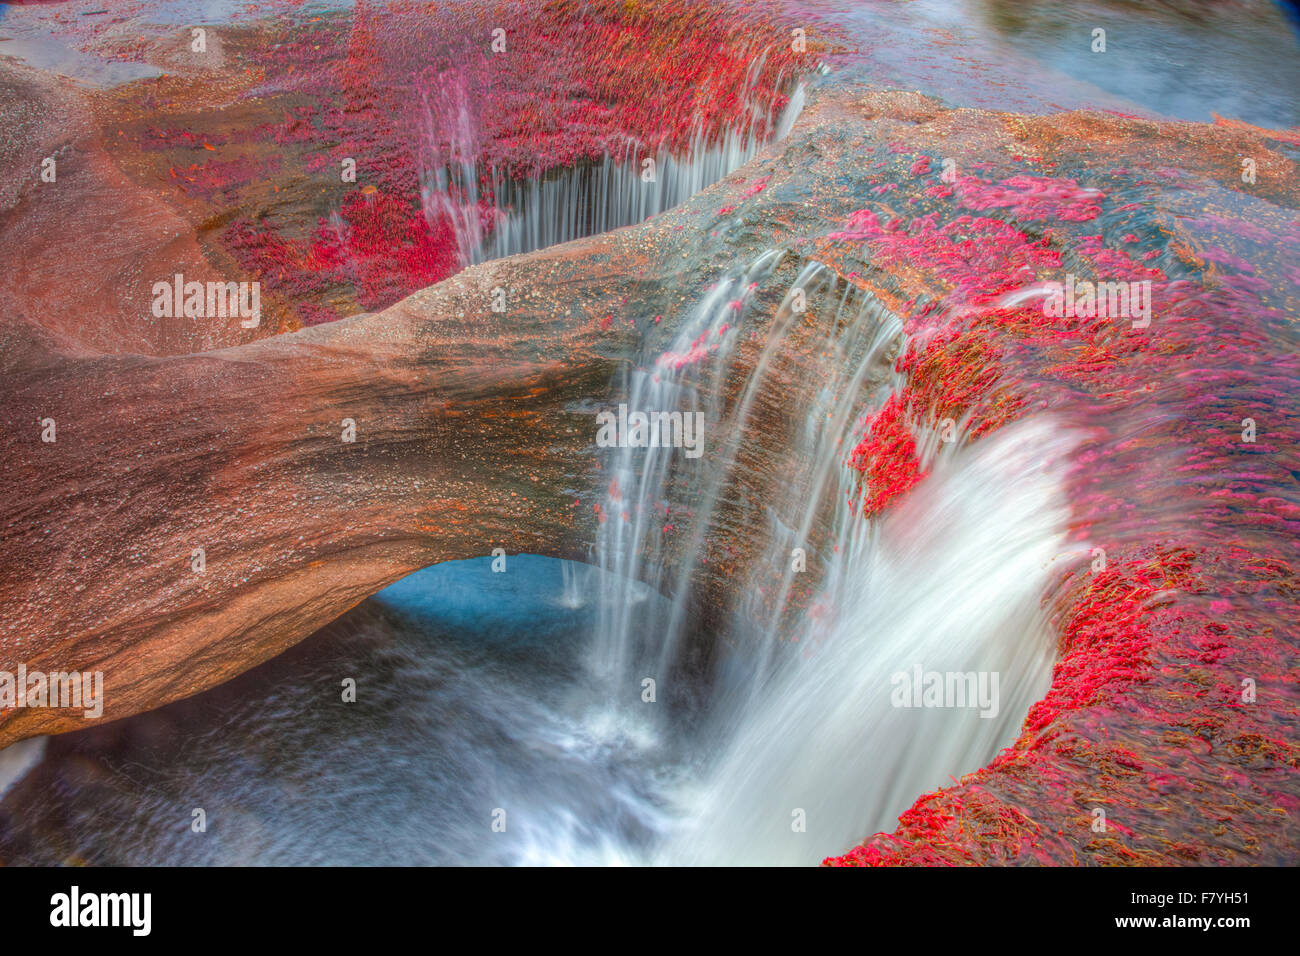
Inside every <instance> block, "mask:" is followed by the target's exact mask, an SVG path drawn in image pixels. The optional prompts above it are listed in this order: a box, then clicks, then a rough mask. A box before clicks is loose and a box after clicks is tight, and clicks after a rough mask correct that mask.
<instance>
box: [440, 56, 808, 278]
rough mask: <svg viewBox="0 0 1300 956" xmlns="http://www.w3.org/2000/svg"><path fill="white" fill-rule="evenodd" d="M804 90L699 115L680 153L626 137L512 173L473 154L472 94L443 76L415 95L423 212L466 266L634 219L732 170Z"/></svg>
mask: <svg viewBox="0 0 1300 956" xmlns="http://www.w3.org/2000/svg"><path fill="white" fill-rule="evenodd" d="M765 59H766V56H765V55H762V56H759V57H757V58H755V60H754V61H753V62H752V63H751V64H750V66H749V72H748V76H747V79H746V85H745V88H746V90H747V91H752V90H753V89H754V87H755V85H756V83H757V81H758V77H759V76H760V74H761V73H762V70H763V65H764V62H765ZM805 95H806V90H805V87H804V84H803V83H801V82H795V83H794V84H793V88H792V89H791V92H790V96H789V98H788V101H787V103H786V105H785V107H784V108H783V109H782V111H781V113H780V115H777V116H773V115H768V114H766V113H765V112H764V111H763V110H762V109H761V108H760V107H759V106H758V105H757V103H756V101H755V100H754V98H753V97H752V96H749V95H748V94H747V96H748V98H749V100H750V105H749V108H748V112H747V115H746V117H745V119H744V121H743V122H742V123H740V124H738V125H732V126H728V127H726V128H725V129H723V130H722V131H721V132H720V133H719V132H718V131H716V130H713V129H712V128H711V127H710V125H709V124H708V123H707V122H706V120H705V118H704V117H700V118H698V119H697V120H696V123H695V127H694V130H695V131H694V133H693V134H692V136H691V137H690V140H689V142H688V144H687V146H686V148H685V150H683V151H681V152H674V151H673V150H672V149H670V148H669V147H667V146H663V147H660V148H659V149H657V150H654V151H649V150H644V149H643V148H642V147H641V145H640V144H639V143H637V142H635V141H629V142H626V143H623V144H620V147H621V148H619V149H617V150H615V151H614V152H611V151H606V153H605V154H604V155H603V156H602V157H601V158H600V159H598V160H595V161H593V162H588V163H580V164H577V165H574V166H570V167H565V168H562V169H557V170H552V171H551V172H550V173H548V174H546V175H543V176H540V177H536V178H530V179H517V178H515V177H513V176H511V175H509V173H508V172H507V171H506V170H504V169H501V168H498V167H495V166H488V165H485V164H484V163H483V162H482V161H481V160H480V159H479V156H480V155H481V147H480V142H479V137H478V133H477V131H478V128H479V119H478V117H477V116H476V115H475V114H474V111H473V108H472V105H471V103H472V100H473V98H472V97H471V96H470V95H469V93H468V91H467V89H466V85H465V82H464V81H463V79H462V78H460V77H458V76H456V75H451V74H449V75H444V76H443V77H441V78H440V82H439V87H438V91H437V94H436V95H435V96H430V95H429V94H428V93H427V92H425V93H424V94H423V117H424V119H423V124H422V127H423V134H422V135H423V139H424V144H423V145H424V152H423V159H422V171H421V174H420V179H421V188H420V193H421V202H422V204H423V207H424V214H425V217H426V219H427V220H428V221H429V222H430V224H431V225H432V224H433V223H434V222H435V221H438V220H445V221H447V222H449V223H450V224H451V226H452V228H453V230H454V232H455V235H456V245H457V249H458V252H459V255H460V259H461V262H462V264H463V265H466V266H468V265H473V264H476V263H479V262H483V261H486V260H489V259H498V258H503V257H505V256H512V255H516V254H518V253H523V252H531V251H532V250H534V249H542V248H545V247H547V246H552V245H556V244H558V243H562V242H568V241H570V240H572V239H578V238H581V237H583V236H589V235H595V234H598V233H602V232H607V231H609V230H611V229H617V228H619V227H621V226H630V225H635V224H636V223H639V222H644V221H645V220H646V219H649V218H650V217H652V216H655V215H658V214H659V213H661V212H664V211H666V210H668V209H671V208H673V207H674V206H677V205H679V204H680V203H682V202H685V201H686V200H687V199H689V198H690V197H691V196H694V195H695V194H696V193H698V192H700V191H701V190H702V189H704V188H706V187H708V186H710V185H712V184H713V183H715V182H717V181H718V180H720V179H722V178H723V177H724V176H726V175H728V174H729V173H731V172H733V171H734V170H736V169H738V168H740V167H741V166H742V165H744V164H745V163H746V162H748V161H749V160H750V159H751V158H753V156H754V155H755V154H756V153H757V152H758V151H759V150H760V149H761V148H762V147H763V146H765V145H766V144H767V143H768V142H769V141H776V140H781V139H784V138H785V137H786V136H787V135H788V134H789V132H790V130H791V128H792V127H793V126H794V122H795V120H796V119H797V118H798V116H799V114H800V112H802V110H803V106H804V101H805ZM764 131H772V133H771V134H769V135H765V133H764Z"/></svg>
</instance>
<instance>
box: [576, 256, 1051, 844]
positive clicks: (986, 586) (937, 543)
mask: <svg viewBox="0 0 1300 956" xmlns="http://www.w3.org/2000/svg"><path fill="white" fill-rule="evenodd" d="M780 259H781V254H779V253H776V252H771V253H768V254H766V255H764V256H763V257H761V258H760V259H759V260H758V261H756V262H755V263H754V265H753V266H752V267H751V268H750V269H748V270H746V271H745V272H744V273H737V274H735V275H732V276H728V277H726V278H724V279H723V280H721V281H720V282H719V283H718V284H717V285H716V286H715V287H714V288H713V289H712V290H711V292H710V293H709V294H708V296H707V297H706V298H705V299H704V301H703V302H702V303H701V304H700V306H699V308H698V309H697V311H696V313H695V316H694V317H693V319H692V320H691V321H689V322H687V323H685V325H684V326H683V329H682V331H681V333H680V334H679V335H678V337H677V339H676V340H675V341H674V342H673V343H672V345H671V346H670V348H669V349H668V350H666V351H665V352H664V353H663V354H662V355H660V356H659V357H658V359H657V360H656V361H655V362H654V363H653V364H652V366H651V368H649V369H644V370H640V371H637V372H635V373H633V375H632V378H631V387H630V389H629V390H628V402H627V405H628V407H629V408H632V409H635V410H641V411H643V412H652V411H656V412H663V411H680V412H683V413H690V412H693V411H695V410H696V409H697V408H699V407H704V408H707V409H708V418H709V420H710V421H711V422H713V423H716V425H717V427H715V428H713V429H711V434H715V435H716V436H718V438H719V440H720V446H721V447H717V448H714V447H711V448H710V450H709V454H708V455H706V456H702V459H701V461H700V462H699V463H698V468H697V469H695V471H694V473H693V474H688V476H686V477H685V478H684V479H683V478H682V476H680V475H676V476H674V472H675V471H681V470H685V471H687V472H690V471H691V465H690V464H689V463H687V464H683V463H682V461H681V460H680V459H679V458H674V456H680V455H681V451H680V450H679V449H667V448H661V447H660V448H655V447H649V448H620V449H618V450H617V451H615V452H614V453H613V454H612V456H611V459H612V460H611V463H610V467H609V469H608V472H609V473H610V474H611V475H612V480H611V485H610V491H609V495H608V499H607V502H606V505H605V515H604V519H603V524H602V526H601V530H600V534H599V537H598V543H597V555H596V556H597V560H598V564H599V566H600V568H601V572H602V573H601V574H600V577H599V580H600V582H601V590H600V591H599V593H597V594H596V595H595V596H594V598H593V600H595V601H596V603H597V605H598V607H599V609H600V610H599V615H598V618H597V626H596V629H595V635H594V639H593V642H592V647H591V652H590V664H591V666H592V669H593V672H594V675H595V676H596V677H597V678H598V679H600V680H601V681H603V682H604V686H606V687H607V688H608V691H609V695H610V697H611V698H614V699H618V700H622V701H628V700H631V699H633V698H632V696H631V695H632V694H633V693H635V691H636V690H638V689H639V687H640V685H641V682H642V681H643V680H644V677H643V676H642V675H650V674H656V675H664V674H667V673H670V672H671V671H672V665H673V661H674V657H675V655H676V654H677V653H678V651H679V648H680V644H681V641H682V639H683V636H684V630H685V623H686V617H687V608H688V605H689V598H690V590H691V580H692V577H693V574H694V571H695V570H696V569H695V556H696V555H698V553H699V551H700V544H701V541H702V538H703V536H704V534H705V533H706V531H708V530H709V527H710V525H711V524H712V521H713V518H714V511H715V506H716V505H717V502H718V500H719V498H720V497H721V496H722V495H724V494H725V493H726V490H727V485H728V482H729V479H730V477H731V473H732V471H733V469H734V467H735V465H736V450H737V448H738V447H739V445H740V444H741V443H742V442H743V441H744V439H745V435H746V431H747V429H748V428H749V427H751V425H752V423H751V422H750V413H751V410H752V408H753V405H754V402H755V397H756V395H757V393H758V391H759V389H760V388H761V387H762V385H763V381H764V377H765V375H766V373H767V372H768V370H769V365H770V362H771V360H772V357H773V356H774V355H775V354H776V351H777V349H778V348H779V347H780V346H781V344H782V340H783V339H784V338H785V336H786V334H787V332H788V331H789V328H790V325H791V321H792V319H793V318H794V315H795V313H794V312H793V310H792V307H791V305H792V303H791V300H792V296H793V293H794V291H795V290H799V291H801V292H802V293H803V294H804V295H805V296H809V297H811V296H813V295H819V296H820V297H822V298H827V299H831V300H833V298H834V296H835V294H836V281H835V277H834V276H833V274H831V273H829V270H826V269H824V267H822V266H820V265H818V264H812V265H809V266H808V267H806V268H805V269H804V270H803V272H802V273H801V274H800V276H799V278H798V279H797V280H796V283H795V286H794V288H793V289H792V293H791V294H790V295H787V296H786V299H785V301H784V302H783V303H782V305H781V307H780V309H779V310H778V312H777V315H776V321H775V323H774V326H773V330H772V332H771V333H770V335H769V338H768V341H767V343H766V345H765V348H764V350H763V352H762V354H761V355H760V357H759V359H758V361H757V363H756V365H755V367H754V371H753V372H752V373H751V375H750V377H749V379H748V380H747V381H746V382H745V384H744V388H743V389H742V391H741V394H740V397H739V400H738V401H737V402H736V403H735V405H734V406H733V407H732V409H731V410H730V411H728V410H727V409H726V408H724V404H723V402H722V400H721V396H720V389H721V386H722V383H723V381H724V379H725V374H724V373H725V370H726V368H727V365H728V362H729V360H730V358H731V356H732V353H733V349H734V345H735V341H736V338H737V335H738V331H739V326H740V322H741V319H742V313H743V311H744V308H745V302H746V299H747V298H748V295H749V293H750V291H751V290H752V289H753V288H754V285H755V283H756V282H757V281H760V280H761V279H762V278H763V277H765V276H766V275H767V273H769V272H770V271H771V270H772V269H773V268H774V267H775V266H776V264H777V263H778V262H779V260H780ZM829 328H830V331H829V333H828V337H827V340H826V341H825V342H824V343H823V344H824V349H823V354H824V355H826V356H829V357H832V360H831V361H830V362H828V363H827V367H826V369H825V372H826V376H827V377H826V379H825V380H824V384H823V385H822V387H820V388H819V389H817V395H816V398H815V400H814V402H813V403H812V405H811V406H810V408H809V411H808V414H807V416H806V420H805V422H804V424H803V428H802V429H801V432H800V437H799V441H798V446H797V451H798V454H797V455H794V456H791V458H790V459H789V460H790V461H791V462H796V463H807V462H811V463H813V466H812V468H811V469H810V470H808V471H807V472H803V471H800V473H795V474H791V475H790V476H788V481H787V482H786V483H785V486H786V487H787V488H788V489H789V493H788V494H786V495H785V496H784V498H783V499H782V500H777V501H773V502H771V503H770V505H769V507H768V512H769V515H770V516H771V518H772V521H771V527H770V529H769V532H768V535H767V543H766V553H765V555H764V558H763V559H762V560H760V561H758V562H756V563H755V564H754V566H753V568H752V570H751V571H750V573H749V581H748V582H747V583H748V587H740V588H738V589H737V591H738V593H741V594H747V595H756V594H758V593H760V592H761V591H763V590H764V582H771V581H775V580H779V581H780V584H779V588H778V593H777V595H776V600H775V601H769V602H767V607H768V608H770V610H767V611H764V610H763V609H762V608H761V607H760V606H759V605H758V604H757V603H749V602H746V603H742V605H741V606H740V607H739V608H738V609H737V613H736V614H735V615H734V628H733V629H734V630H736V631H737V632H742V631H748V632H749V634H748V635H747V639H746V640H744V641H742V642H741V645H742V646H741V647H740V648H739V650H737V651H734V652H732V653H731V654H730V658H731V659H730V660H727V661H725V662H724V664H723V670H724V671H727V672H728V674H729V676H728V678H727V679H726V680H723V681H720V682H719V685H718V686H717V687H716V688H715V689H714V691H713V694H712V697H713V699H712V701H711V703H710V704H709V706H708V707H707V708H706V710H707V713H708V717H707V720H706V721H705V724H706V729H705V730H704V731H703V732H702V733H701V734H699V735H698V736H697V737H696V739H694V740H693V741H692V746H691V748H690V749H691V753H690V755H689V756H688V758H687V759H688V761H689V762H690V763H691V765H692V772H690V773H681V774H678V775H676V781H677V782H676V784H675V785H674V787H675V789H673V790H672V791H671V792H668V793H666V794H665V798H666V799H668V800H669V801H670V802H671V803H672V805H673V807H674V813H673V814H672V815H671V817H670V819H671V820H672V821H673V822H672V824H671V825H670V826H669V827H667V829H666V831H665V833H664V834H663V840H662V842H660V843H659V845H658V846H657V847H655V848H654V849H653V850H652V851H651V852H650V853H649V855H648V856H644V855H641V856H639V858H642V859H648V860H652V861H656V862H663V863H736V862H752V863H811V862H816V861H817V860H819V859H821V857H822V856H824V855H826V854H827V853H828V852H831V851H832V850H833V849H834V848H835V847H838V846H844V845H848V844H850V843H852V842H853V841H854V840H856V839H860V838H861V837H862V836H863V835H865V834H868V833H871V832H874V831H876V830H878V829H881V828H885V827H887V825H888V824H889V822H890V820H892V819H893V818H894V817H896V816H897V815H898V814H899V813H900V812H901V811H902V810H903V809H905V808H906V806H907V805H908V804H909V803H910V802H911V801H912V800H914V799H915V797H916V795H917V794H919V793H921V792H924V791H925V790H926V789H928V788H933V787H936V786H940V785H942V784H943V783H945V782H947V780H948V777H949V775H951V774H956V773H961V772H968V771H971V770H974V769H976V768H978V767H979V766H982V765H983V764H984V763H986V762H987V761H988V760H989V759H990V758H991V757H992V756H993V755H994V753H996V751H997V750H998V749H999V748H1001V747H1003V746H1006V745H1008V744H1009V743H1010V742H1011V741H1012V740H1013V739H1014V736H1015V732H1016V730H1017V728H1018V727H1019V724H1020V722H1021V721H1022V720H1023V717H1024V714H1025V713H1026V712H1027V710H1028V708H1029V706H1030V705H1031V704H1032V703H1033V701H1035V700H1036V699H1038V698H1039V697H1041V695H1042V694H1043V692H1044V691H1045V690H1046V688H1047V685H1048V682H1049V676H1050V668H1051V661H1052V659H1053V635H1052V632H1051V628H1050V627H1049V625H1048V622H1047V620H1046V616H1045V612H1044V610H1043V608H1042V607H1041V604H1040V599H1041V595H1042V594H1043V593H1044V592H1045V591H1046V585H1047V580H1048V576H1049V575H1050V574H1052V573H1054V572H1055V571H1056V570H1058V568H1057V567H1056V565H1055V563H1056V562H1058V561H1060V560H1062V559H1063V556H1065V555H1066V554H1067V553H1068V552H1069V550H1070V549H1069V547H1068V546H1067V543H1066V540H1065V536H1064V530H1063V529H1064V527H1065V522H1066V518H1067V509H1066V502H1065V499H1064V496H1063V492H1062V480H1063V475H1062V473H1061V472H1062V468H1063V463H1064V461H1065V460H1066V455H1067V453H1068V452H1069V450H1070V448H1071V447H1072V446H1073V444H1074V441H1075V439H1074V436H1072V435H1071V434H1069V433H1068V432H1065V431H1063V430H1061V429H1058V428H1057V427H1056V426H1054V425H1053V424H1052V423H1050V422H1046V421H1028V422H1024V423H1022V424H1020V425H1019V426H1016V427H1014V428H1008V429H1006V430H1004V432H1003V433H1002V434H1000V435H998V436H996V437H995V438H993V439H990V440H986V441H984V442H981V443H980V444H978V445H975V446H963V445H959V444H945V443H941V442H940V441H939V440H938V438H937V435H935V434H931V435H928V436H923V440H922V447H923V449H925V450H924V453H923V455H924V466H925V467H926V468H927V469H928V470H929V471H930V472H931V475H930V477H929V479H928V481H927V482H926V483H924V484H923V485H922V487H920V488H918V489H917V490H915V491H914V492H913V493H912V495H911V496H910V498H909V499H908V500H906V501H905V502H903V503H902V504H901V505H900V506H899V507H898V508H896V509H895V510H893V511H892V512H891V513H890V515H889V516H888V517H887V518H885V519H884V520H883V521H879V522H871V521H867V520H864V519H863V518H862V517H861V516H860V514H859V513H858V509H857V508H855V507H854V504H855V501H854V498H853V497H852V496H853V495H854V494H855V490H854V489H855V487H856V482H855V475H854V473H853V472H852V470H851V469H850V468H848V467H847V465H846V464H845V462H844V460H843V458H844V456H843V452H842V448H843V438H844V435H845V433H846V431H848V428H849V426H850V424H851V423H852V420H853V414H854V410H855V409H856V408H858V407H859V405H860V402H859V399H858V396H859V393H860V390H861V388H862V386H863V385H864V383H867V382H868V380H869V379H872V378H873V377H874V378H878V377H879V375H880V373H881V371H882V369H885V368H887V367H888V366H887V363H886V361H885V358H886V356H887V355H888V354H889V353H890V352H891V351H892V350H893V349H897V348H899V347H900V346H901V342H900V339H901V326H900V324H899V322H898V319H897V318H896V317H894V316H892V315H890V314H889V313H888V312H886V311H885V310H884V309H883V308H881V307H880V305H879V304H878V303H877V302H876V301H875V300H874V299H872V298H871V297H870V296H864V295H863V294H861V293H859V292H857V290H854V289H852V288H849V289H846V290H845V291H844V293H843V294H842V296H841V297H840V299H839V301H838V305H837V306H836V307H835V310H834V321H833V322H831V323H830V326H829ZM846 359H849V361H845V360H846ZM876 385H877V390H878V391H882V392H885V393H887V392H888V387H889V384H888V382H885V381H877V382H876ZM803 467H804V466H803V465H800V469H802V468H803ZM675 478H676V480H684V481H685V482H686V485H687V487H688V488H689V492H688V495H687V497H688V499H689V500H691V501H693V502H696V506H695V507H694V508H693V509H692V512H691V514H690V515H689V516H687V517H685V518H684V519H683V518H676V519H675V518H674V515H673V514H671V513H670V512H669V510H668V509H669V504H668V502H669V500H670V498H671V497H672V494H671V493H670V490H669V484H670V482H672V481H673V480H674V479H675ZM831 490H833V491H834V492H835V493H834V494H833V496H832V497H833V499H834V501H835V505H834V508H835V514H834V519H833V522H832V528H833V540H832V541H831V542H830V543H829V546H825V545H824V546H823V547H821V548H819V549H817V553H818V554H819V556H820V558H821V559H822V560H823V561H824V562H825V566H824V569H823V572H822V576H821V581H820V588H819V592H818V594H817V596H816V598H815V600H813V601H812V602H811V605H810V609H809V611H807V612H804V613H802V614H800V615H798V616H797V617H796V620H795V622H794V624H793V626H790V624H789V622H788V621H786V620H784V619H785V611H786V610H787V607H788V605H789V602H790V598H791V589H792V585H793V575H794V573H795V572H794V571H793V570H792V563H791V562H790V561H789V556H790V554H791V553H792V550H793V548H795V547H797V546H800V545H804V546H806V545H807V542H808V541H809V539H810V535H811V532H812V529H813V525H814V522H815V519H816V516H817V514H818V511H819V510H820V509H821V508H823V507H825V500H826V496H827V492H828V491H831ZM674 520H676V521H678V522H679V523H681V522H683V521H684V523H685V524H686V525H687V527H684V528H679V529H675V530H677V531H678V532H679V533H689V534H691V535H692V538H693V540H692V542H691V545H690V546H689V547H688V548H687V549H686V554H687V555H688V558H687V559H686V560H685V561H684V562H682V563H681V564H680V565H679V566H678V567H677V568H676V569H675V570H674V569H670V568H669V567H667V565H666V560H665V554H666V552H665V547H664V540H663V535H664V530H665V529H666V528H668V527H671V526H672V523H673V521H674ZM661 526H662V527H661ZM661 591H662V592H666V593H668V594H670V595H672V598H671V600H670V601H669V602H667V603H662V604H653V605H651V604H650V603H649V602H647V592H649V593H651V594H653V593H656V592H661ZM832 609H833V610H832ZM930 673H938V674H943V675H948V674H954V675H963V678H962V680H963V681H964V679H965V678H964V675H972V677H973V679H975V680H976V681H980V680H983V681H985V684H984V685H982V686H984V687H985V688H987V689H990V690H991V694H990V695H989V696H988V698H987V699H985V701H984V706H983V707H982V709H981V708H980V707H977V706H974V705H975V701H974V700H972V701H970V702H964V704H963V705H962V706H952V705H951V704H952V702H951V701H949V702H947V703H948V706H937V707H899V706H895V702H894V699H893V690H894V685H895V683H896V682H898V681H897V678H896V675H906V677H907V679H908V680H911V679H912V677H913V675H914V674H930ZM992 681H996V683H992V684H991V687H990V682H992ZM963 686H965V685H964V684H963ZM971 686H972V687H974V685H971ZM919 692H920V688H919V687H918V695H919ZM622 713H623V715H624V719H626V720H632V721H635V720H637V719H638V717H637V715H638V714H639V715H640V718H639V719H641V720H643V721H646V722H651V721H655V720H660V721H661V720H663V718H658V717H657V716H656V711H655V708H653V707H646V706H640V707H639V708H638V707H636V706H632V705H626V706H624V707H623V708H622ZM570 849H573V848H570ZM561 855H564V854H561Z"/></svg>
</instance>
